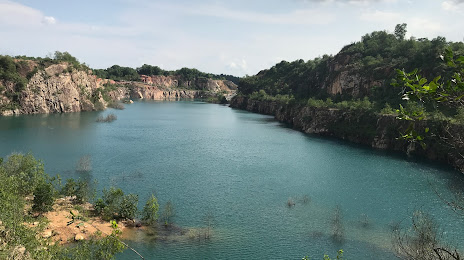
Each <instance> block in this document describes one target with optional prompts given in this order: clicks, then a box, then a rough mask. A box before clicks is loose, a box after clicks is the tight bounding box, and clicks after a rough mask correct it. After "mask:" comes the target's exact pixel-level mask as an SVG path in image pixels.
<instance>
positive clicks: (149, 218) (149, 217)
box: [142, 194, 159, 225]
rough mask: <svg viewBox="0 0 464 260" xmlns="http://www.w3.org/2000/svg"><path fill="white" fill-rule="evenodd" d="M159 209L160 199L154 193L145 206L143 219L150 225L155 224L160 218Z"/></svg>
mask: <svg viewBox="0 0 464 260" xmlns="http://www.w3.org/2000/svg"><path fill="white" fill-rule="evenodd" d="M158 210H159V204H158V199H156V197H155V195H153V194H152V195H151V197H150V198H149V199H148V200H147V202H146V203H145V206H144V207H143V211H142V220H143V221H145V222H146V223H147V224H149V225H153V224H154V223H155V222H156V220H158Z"/></svg>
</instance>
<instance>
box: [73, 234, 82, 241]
mask: <svg viewBox="0 0 464 260" xmlns="http://www.w3.org/2000/svg"><path fill="white" fill-rule="evenodd" d="M74 240H75V241H80V240H84V236H83V235H82V234H76V236H74Z"/></svg>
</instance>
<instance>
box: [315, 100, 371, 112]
mask: <svg viewBox="0 0 464 260" xmlns="http://www.w3.org/2000/svg"><path fill="white" fill-rule="evenodd" d="M306 105H307V106H309V107H316V108H336V109H343V110H357V111H372V110H374V106H375V103H374V102H371V101H370V100H369V98H368V97H364V98H363V99H362V100H361V99H356V100H348V101H346V100H345V101H341V102H333V101H332V99H331V98H327V99H326V100H321V99H314V98H309V99H308V101H307V102H306Z"/></svg>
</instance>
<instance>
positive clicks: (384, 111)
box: [380, 103, 396, 115]
mask: <svg viewBox="0 0 464 260" xmlns="http://www.w3.org/2000/svg"><path fill="white" fill-rule="evenodd" d="M380 114H382V115H394V114H396V112H395V110H393V108H392V107H391V106H390V104H388V103H385V107H384V108H382V110H380Z"/></svg>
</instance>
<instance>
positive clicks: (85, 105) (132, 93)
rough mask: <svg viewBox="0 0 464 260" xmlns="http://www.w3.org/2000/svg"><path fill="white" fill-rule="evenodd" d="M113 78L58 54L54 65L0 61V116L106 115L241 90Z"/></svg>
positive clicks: (218, 83) (181, 80)
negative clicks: (149, 102)
mask: <svg viewBox="0 0 464 260" xmlns="http://www.w3.org/2000/svg"><path fill="white" fill-rule="evenodd" d="M147 66H148V65H147ZM113 67H114V66H113ZM126 70H127V69H126ZM134 71H135V70H134ZM188 71H197V70H194V69H191V70H188ZM110 72H111V73H113V74H111V73H110V74H107V76H108V77H107V78H101V77H99V76H98V75H103V76H104V75H105V74H104V73H103V74H102V73H101V71H99V70H91V69H90V68H89V67H88V66H87V65H85V64H81V63H80V62H79V61H78V60H77V59H76V58H75V57H73V56H71V55H70V54H69V53H67V52H64V53H61V52H56V53H55V56H54V58H53V59H52V58H31V57H24V56H19V57H15V58H13V57H10V56H0V115H13V114H38V113H67V112H80V111H93V110H102V109H105V108H106V107H107V106H108V105H111V104H112V103H115V102H119V101H122V100H125V99H153V100H163V99H182V98H188V99H193V98H208V97H216V96H219V97H222V96H227V95H231V94H233V93H235V90H236V89H237V86H236V85H235V83H233V82H232V81H229V80H225V79H213V78H206V77H200V76H199V75H203V74H198V73H197V74H192V75H190V76H189V77H186V76H185V75H184V74H172V75H166V76H165V75H151V76H146V75H139V74H136V77H133V78H130V79H133V80H123V78H125V77H121V78H119V79H118V80H117V81H115V80H113V79H112V78H115V77H114V75H115V74H114V73H116V72H114V70H113V71H110ZM184 72H185V70H184ZM197 72H198V71H197ZM121 75H124V74H121Z"/></svg>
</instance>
